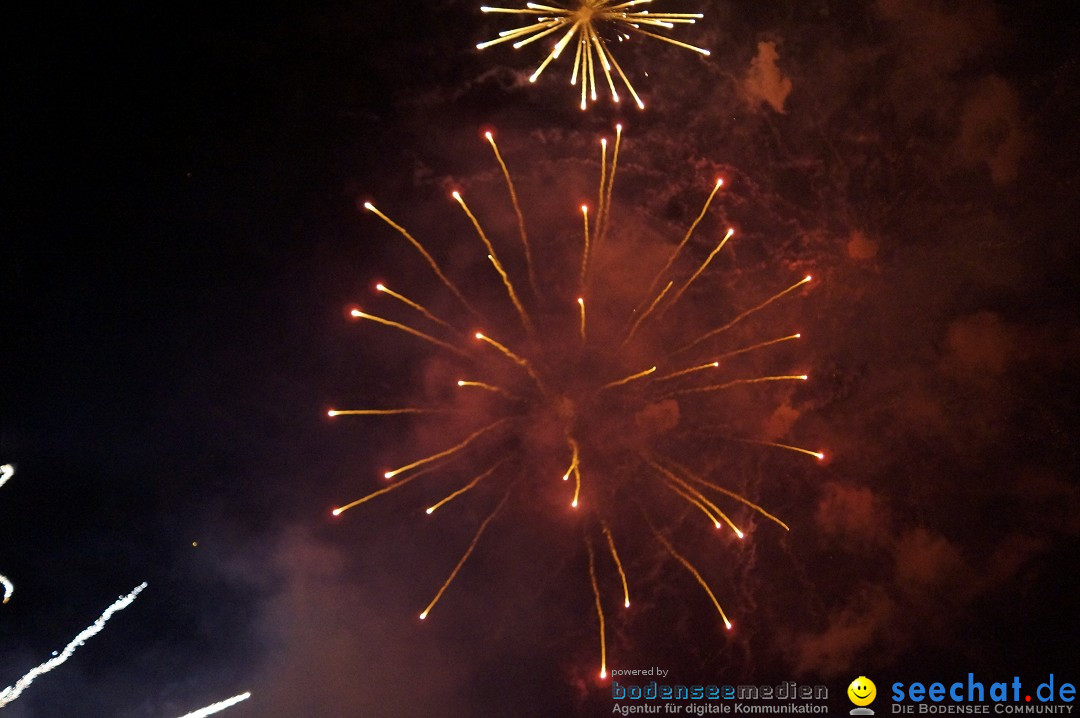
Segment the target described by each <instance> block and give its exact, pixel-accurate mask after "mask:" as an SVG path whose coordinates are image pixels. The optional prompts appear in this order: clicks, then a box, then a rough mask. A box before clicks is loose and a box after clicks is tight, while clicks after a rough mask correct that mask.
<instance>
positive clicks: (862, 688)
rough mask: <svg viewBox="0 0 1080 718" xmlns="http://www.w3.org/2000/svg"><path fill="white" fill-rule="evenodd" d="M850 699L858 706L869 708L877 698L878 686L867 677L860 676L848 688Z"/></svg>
mask: <svg viewBox="0 0 1080 718" xmlns="http://www.w3.org/2000/svg"><path fill="white" fill-rule="evenodd" d="M847 695H848V698H849V699H851V702H852V703H854V704H855V705H857V706H868V705H870V704H871V703H873V702H874V698H876V697H877V686H875V685H874V682H873V681H872V680H870V679H869V678H867V677H866V676H859V677H858V678H856V679H855V680H853V681H852V682H851V685H849V686H848V688H847Z"/></svg>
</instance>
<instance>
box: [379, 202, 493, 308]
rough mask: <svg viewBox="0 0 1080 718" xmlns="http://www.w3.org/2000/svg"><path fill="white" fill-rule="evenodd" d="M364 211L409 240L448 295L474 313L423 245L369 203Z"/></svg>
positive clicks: (463, 296)
mask: <svg viewBox="0 0 1080 718" xmlns="http://www.w3.org/2000/svg"><path fill="white" fill-rule="evenodd" d="M364 209H366V210H367V211H369V212H371V213H372V214H374V215H376V216H377V217H379V219H381V220H382V221H384V222H386V223H387V224H388V225H390V226H391V227H393V228H394V229H395V230H397V232H398V234H400V235H401V236H402V237H404V238H405V239H407V240H409V243H410V244H412V246H414V247H416V249H417V251H419V252H420V254H422V255H423V257H424V259H425V261H427V263H428V266H429V267H431V269H432V271H434V272H435V276H437V277H438V278H439V281H440V282H442V283H443V285H445V286H446V288H447V289H449V290H450V293H451V294H453V295H454V296H455V297H457V298H458V301H460V302H461V304H462V305H463V306H464V307H465V308H466V309H468V310H469V311H470V312H472V313H473V314H475V313H476V310H475V309H473V308H472V305H470V304H469V302H468V301H466V299H465V295H463V294H462V293H461V290H460V289H458V288H457V285H456V284H454V283H453V282H451V281H450V279H449V278H448V277H447V276H446V275H445V274H443V271H442V268H441V267H440V266H439V265H438V263H437V262H436V261H435V259H434V257H432V256H431V255H430V254H429V253H428V251H427V249H425V247H424V245H423V244H421V243H420V240H418V239H417V238H416V237H414V236H412V235H411V234H409V231H408V230H407V229H405V228H404V227H402V226H401V225H400V224H398V223H397V222H395V221H394V220H392V219H390V218H389V217H387V216H386V215H385V214H383V213H382V212H381V211H379V210H378V209H377V208H376V207H375V205H373V204H372V203H371V202H364Z"/></svg>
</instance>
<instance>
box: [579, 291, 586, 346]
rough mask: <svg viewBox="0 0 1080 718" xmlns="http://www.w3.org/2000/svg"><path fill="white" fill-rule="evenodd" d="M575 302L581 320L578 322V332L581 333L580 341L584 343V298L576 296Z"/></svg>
mask: <svg viewBox="0 0 1080 718" xmlns="http://www.w3.org/2000/svg"><path fill="white" fill-rule="evenodd" d="M577 303H578V310H579V313H580V314H581V322H580V326H579V329H580V332H579V333H580V334H581V343H582V344H584V343H585V298H584V297H578V298H577Z"/></svg>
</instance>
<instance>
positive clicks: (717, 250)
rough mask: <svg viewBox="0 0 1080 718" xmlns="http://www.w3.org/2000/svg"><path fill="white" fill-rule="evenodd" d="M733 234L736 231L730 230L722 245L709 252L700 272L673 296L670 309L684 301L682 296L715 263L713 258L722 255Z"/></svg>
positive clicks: (721, 242) (721, 241) (725, 235)
mask: <svg viewBox="0 0 1080 718" xmlns="http://www.w3.org/2000/svg"><path fill="white" fill-rule="evenodd" d="M733 234H735V230H734V229H729V230H728V231H727V232H726V233H725V234H724V238H723V239H722V240H720V243H719V244H717V245H716V247H715V248H714V249H713V251H711V252H709V256H708V257H706V258H705V261H704V262H702V263H701V266H700V267H698V270H697V271H696V272H694V273H693V274H692V275H691V276H690V279H687V280H686V283H685V284H683V285H682V286H681V287H679V291H677V292H675V296H673V297H672V298H671V301H670V302H668V304H667V306H668V308H671V307H673V306H674V305H675V303H676V302H677V301H679V300H680V299H682V296H683V294H685V293H686V290H687V289H689V288H690V285H691V284H693V283H694V280H696V279H697V278H698V277H700V276H701V273H702V272H704V271H705V269H706V268H707V267H708V266H709V264H710V263H711V262H712V261H713V257H715V256H716V255H717V254H719V253H720V250H721V249H723V248H724V245H725V244H727V241H728V240H729V239H731V237H732V235H733Z"/></svg>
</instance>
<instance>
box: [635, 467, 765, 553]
mask: <svg viewBox="0 0 1080 718" xmlns="http://www.w3.org/2000/svg"><path fill="white" fill-rule="evenodd" d="M647 461H648V463H649V464H650V465H651V466H652V467H653V468H654V469H656V470H657V471H659V472H660V473H661V474H662V475H663V476H664V478H666V479H667V480H668V481H670V482H671V483H672V484H674V486H672V487H671V488H673V489H675V491H676V493H678V494H680V495H682V496H683V498H685V499H686V500H688V501H690V502H691V503H693V504H695V505H697V506H698V507H699V508H700V509H701V510H702V511H704V512H705V515H706V516H708V517H709V518H710V519H712V522H713V524H715V526H716V528H720V521H721V520H722V521H723V522H724V523H726V524H727V525H728V528H730V529H731V530H732V531H734V532H735V535H736V536H738V537H739V538H745V534H744V533H743V532H742V531H740V530H739V528H738V527H737V526H736V525H735V524H734V522H732V520H731V519H730V518H729V517H728V515H727V514H726V513H724V511H723V510H722V509H721V508H720V507H719V506H717V505H716V504H714V503H713V502H712V501H710V500H709V497H707V496H706V495H705V494H703V493H701V492H700V491H698V490H697V489H695V488H694V487H693V486H691V485H690V484H688V483H687V482H686V481H684V480H683V479H681V478H680V477H678V476H676V475H675V474H674V473H673V472H671V471H668V470H667V469H666V468H664V467H663V466H661V465H660V464H658V463H656V462H655V461H652V460H651V459H647ZM675 487H678V488H677V489H676V488H675ZM684 492H685V493H684ZM717 516H719V517H720V518H719V520H718V519H717V518H716V517H717Z"/></svg>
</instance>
